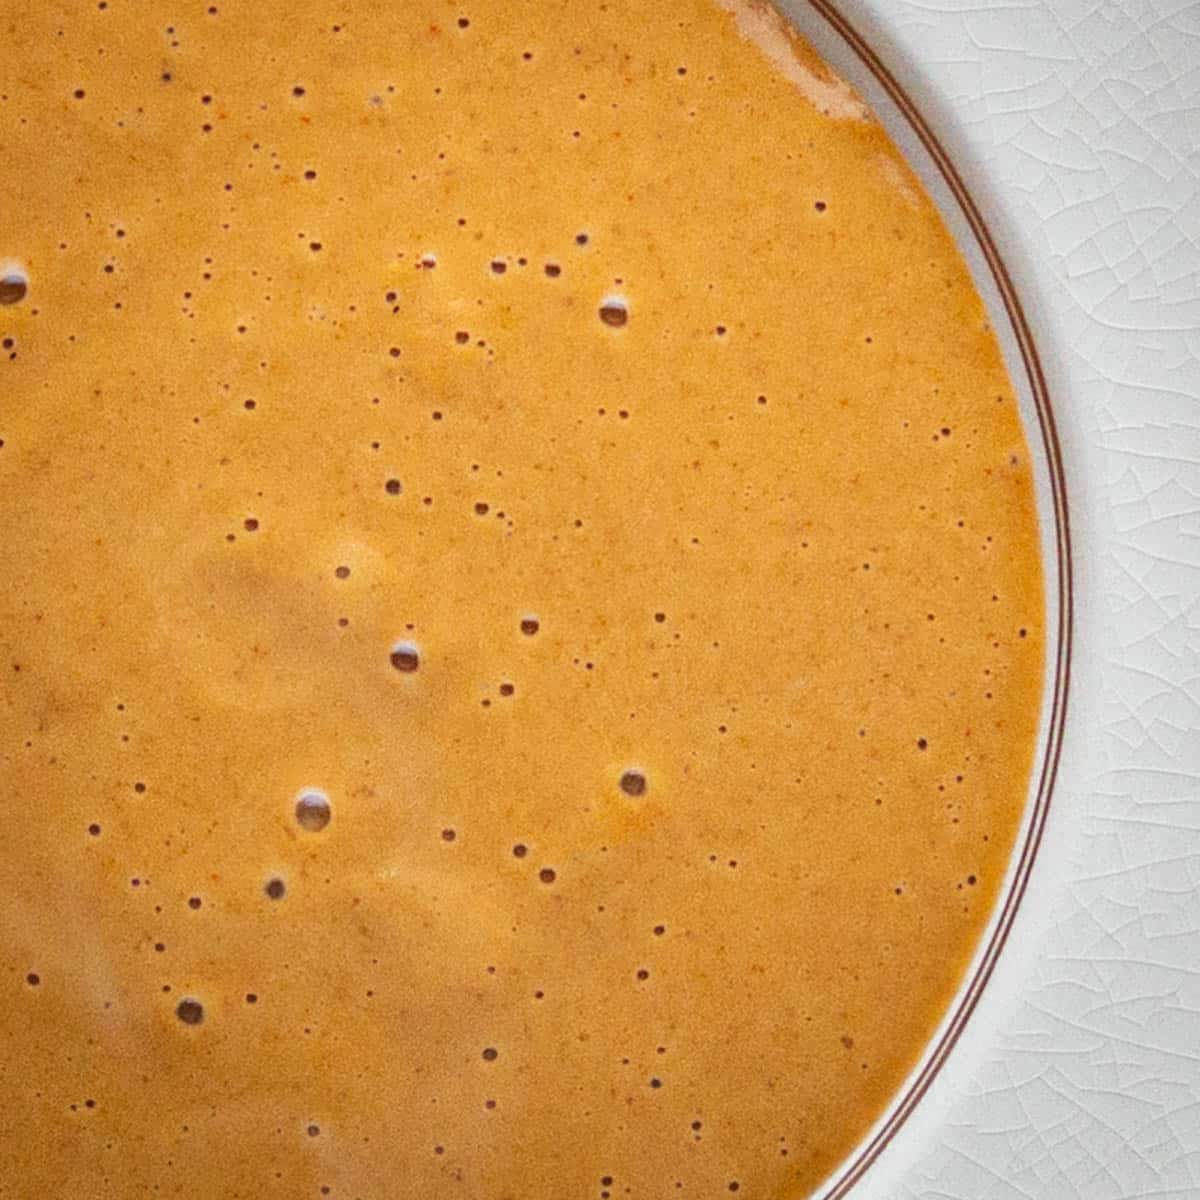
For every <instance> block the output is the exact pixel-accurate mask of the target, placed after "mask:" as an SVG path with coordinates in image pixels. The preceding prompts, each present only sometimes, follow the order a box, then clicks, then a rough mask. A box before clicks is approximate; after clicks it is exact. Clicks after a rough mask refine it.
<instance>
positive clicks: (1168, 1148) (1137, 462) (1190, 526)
mask: <svg viewBox="0 0 1200 1200" xmlns="http://www.w3.org/2000/svg"><path fill="white" fill-rule="evenodd" d="M842 8H843V11H844V12H845V13H846V15H847V16H848V17H849V18H850V19H851V20H852V21H853V22H854V23H855V24H856V25H857V26H858V27H859V29H860V30H861V31H862V32H864V33H865V34H866V35H867V36H868V38H869V40H870V41H871V42H872V44H873V45H874V46H875V48H876V50H877V51H878V52H879V53H880V54H881V56H882V57H884V58H885V59H886V61H887V62H888V65H889V66H890V67H891V68H892V69H893V70H894V71H895V72H896V74H897V75H898V76H899V78H900V80H901V82H902V83H903V84H904V85H905V86H906V88H908V89H909V91H910V93H911V94H912V95H913V96H914V97H915V98H916V100H917V102H918V103H919V104H920V106H921V107H922V109H923V111H924V112H925V115H926V116H927V118H928V119H929V120H930V123H931V124H932V125H933V127H934V128H935V129H936V131H937V133H938V135H939V137H940V138H941V140H942V141H943V143H944V144H945V145H946V146H947V147H948V149H949V150H950V152H951V154H952V156H953V157H954V158H955V160H956V162H957V163H958V165H959V167H960V169H961V170H962V171H963V173H964V175H965V176H966V178H967V182H968V184H969V185H970V186H971V187H972V189H973V191H974V192H975V194H976V196H977V197H978V198H979V199H980V200H981V201H982V206H983V208H984V210H985V214H986V216H987V217H988V219H989V224H990V225H991V228H992V231H993V233H994V234H995V236H996V238H997V241H998V242H999V244H1000V249H1001V251H1002V253H1003V254H1004V256H1005V259H1006V262H1007V264H1008V266H1009V268H1010V270H1011V271H1012V273H1013V275H1014V276H1015V279H1016V283H1017V285H1018V288H1019V289H1020V292H1021V296H1022V299H1023V301H1024V304H1025V306H1026V311H1027V313H1028V315H1029V317H1030V320H1031V323H1032V325H1033V328H1034V333H1035V336H1036V338H1037V341H1038V347H1039V350H1040V353H1041V357H1042V361H1043V364H1044V365H1045V367H1046V370H1047V375H1048V382H1049V386H1050V391H1051V394H1052V398H1053V403H1054V407H1055V412H1056V415H1057V420H1058V427H1059V431H1060V434H1061V436H1062V440H1063V450H1064V456H1065V461H1066V468H1067V475H1068V488H1069V496H1070V500H1071V515H1072V523H1073V537H1074V545H1075V553H1074V569H1075V582H1076V596H1077V603H1076V618H1077V623H1076V642H1075V654H1074V666H1073V677H1072V692H1071V701H1070V711H1069V719H1068V731H1067V739H1066V744H1065V752H1064V757H1063V762H1062V770H1061V773H1060V777H1059V783H1058V787H1057V789H1056V793H1055V798H1054V801H1053V805H1052V808H1051V815H1050V821H1049V825H1048V829H1047V836H1046V839H1045V841H1044V842H1043V845H1042V850H1041V853H1040V856H1039V860H1038V865H1037V867H1036V868H1035V871H1034V877H1033V881H1032V884H1031V887H1030V889H1029V891H1028V893H1027V895H1026V898H1025V901H1024V904H1023V907H1022V910H1021V912H1020V914H1019V916H1018V919H1017V922H1016V926H1015V929H1014V932H1013V935H1012V937H1010V939H1009V941H1008V945H1007V948H1006V950H1005V952H1004V954H1003V956H1002V958H1001V961H1000V967H999V969H998V970H997V972H996V974H995V975H994V976H993V979H992V983H991V985H990V986H989V989H988V991H987V992H986V993H985V996H984V1000H983V1002H982V1004H981V1005H980V1007H979V1008H978V1009H977V1011H976V1013H975V1015H974V1017H973V1018H972V1021H971V1023H970V1024H969V1025H968V1029H967V1033H966V1035H965V1036H964V1038H963V1039H962V1040H961V1041H960V1043H959V1045H958V1047H957V1048H956V1050H955V1052H954V1054H953V1055H952V1056H951V1060H950V1063H949V1065H948V1066H947V1067H946V1069H945V1070H944V1071H943V1072H942V1074H941V1075H940V1076H939V1078H938V1080H937V1081H936V1083H935V1085H934V1087H933V1089H932V1091H931V1092H930V1094H929V1095H928V1097H927V1099H926V1101H925V1102H924V1103H923V1105H922V1106H921V1107H920V1108H919V1109H918V1110H917V1112H916V1114H915V1115H914V1116H913V1117H912V1118H911V1119H910V1120H909V1122H908V1123H907V1125H906V1126H905V1127H904V1128H903V1129H902V1131H901V1132H900V1134H899V1135H898V1137H897V1138H896V1139H895V1141H894V1142H893V1143H892V1144H891V1147H890V1149H889V1150H888V1151H887V1152H886V1153H885V1154H884V1156H883V1157H882V1159H881V1160H880V1161H879V1163H878V1164H877V1165H876V1166H875V1168H874V1169H873V1170H872V1171H871V1172H870V1173H869V1174H868V1176H867V1178H866V1179H865V1180H864V1181H863V1183H862V1184H860V1185H859V1189H858V1190H856V1192H855V1195H858V1194H859V1192H861V1194H862V1196H863V1198H864V1200H951V1198H953V1200H963V1198H969V1200H1133V1198H1137V1200H1152V1198H1163V1200H1165V1198H1167V1197H1171V1198H1172V1200H1196V1198H1197V1197H1200V969H1198V968H1200V782H1198V781H1200V737H1198V736H1197V728H1198V727H1200V686H1198V676H1197V661H1198V660H1200V632H1198V630H1200V600H1198V595H1200V551H1198V547H1200V249H1198V246H1200V190H1198V182H1197V181H1198V179H1200V6H1197V5H1196V4H1195V3H1190V2H1189V0H1117V2H1109V3H1103V4H1100V3H1091V2H1085V0H1033V2H1026V3H1019V4H1015V3H1003V2H1000V3H996V4H991V5H980V4H978V3H974V2H967V0H945V2H939V3H926V2H916V0H887V2H886V3H883V2H882V0H847V3H845V4H844V5H843V6H842Z"/></svg>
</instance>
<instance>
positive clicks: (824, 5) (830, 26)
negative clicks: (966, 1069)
mask: <svg viewBox="0 0 1200 1200" xmlns="http://www.w3.org/2000/svg"><path fill="white" fill-rule="evenodd" d="M839 3H840V0H796V2H795V4H794V5H792V7H795V8H802V9H804V10H806V12H807V14H809V15H812V16H814V17H815V18H816V19H817V21H818V23H819V24H821V25H822V26H823V29H824V31H825V32H827V33H830V34H832V35H833V38H834V40H835V42H837V43H840V44H841V45H842V46H843V47H844V48H845V49H846V50H848V51H849V52H850V55H851V56H852V58H853V59H856V60H857V62H858V64H859V65H860V66H861V68H863V69H865V71H866V72H867V73H868V75H869V77H870V79H871V80H872V81H873V82H874V84H876V85H877V87H878V88H879V89H881V91H882V93H883V95H884V96H886V98H887V99H888V100H889V101H890V102H891V104H892V105H894V107H895V109H896V112H897V114H898V116H899V118H900V119H901V120H902V121H903V123H904V124H905V125H906V126H907V127H908V130H909V131H911V133H912V134H913V135H915V137H916V138H917V140H918V141H919V142H920V145H921V147H922V148H923V150H924V152H925V154H926V155H927V156H928V162H929V165H931V166H932V168H933V170H934V171H935V172H936V177H937V181H938V182H939V183H940V184H942V185H944V188H945V190H946V191H947V192H948V195H949V199H950V201H952V203H953V205H954V206H956V208H957V215H958V216H959V217H960V218H961V220H962V222H965V225H966V226H967V227H968V228H969V231H970V235H971V237H972V238H973V240H974V246H975V248H976V249H977V250H978V252H979V254H980V255H981V256H982V260H983V264H984V266H985V267H986V274H987V277H988V278H987V280H986V282H987V283H989V284H990V286H991V288H992V289H994V292H995V294H996V297H998V300H999V303H1000V305H1001V306H1002V309H1003V312H1004V314H1005V315H1006V317H1007V320H1008V325H1009V330H1008V332H1009V333H1010V334H1011V338H1012V343H1013V345H1014V346H1015V350H1016V355H1015V356H1013V358H1012V359H1009V358H1008V356H1006V361H1008V364H1009V366H1010V375H1015V374H1016V370H1017V369H1018V368H1019V370H1020V371H1021V373H1022V375H1023V377H1024V382H1025V384H1026V385H1027V388H1028V393H1029V396H1030V398H1031V399H1032V408H1033V411H1034V412H1035V413H1036V418H1037V420H1036V426H1037V430H1036V431H1035V429H1034V428H1033V427H1032V426H1033V422H1031V421H1029V420H1023V424H1024V426H1025V432H1026V435H1027V437H1028V439H1029V441H1030V442H1031V444H1032V443H1033V440H1034V438H1035V436H1036V433H1037V432H1040V444H1041V453H1042V456H1043V462H1044V464H1045V467H1046V481H1045V483H1044V484H1042V485H1041V487H1040V489H1039V490H1040V491H1041V492H1042V493H1043V494H1042V495H1039V497H1038V500H1039V520H1040V522H1041V523H1043V524H1044V526H1046V527H1048V528H1043V529H1042V532H1041V538H1042V545H1043V549H1044V553H1043V563H1044V566H1045V568H1046V609H1045V614H1046V626H1047V630H1046V632H1047V634H1048V635H1051V634H1052V635H1053V637H1052V640H1051V639H1049V638H1048V641H1047V647H1048V650H1049V652H1050V654H1052V656H1053V657H1052V659H1051V660H1050V661H1048V662H1047V663H1046V665H1045V673H1046V686H1045V688H1044V691H1043V713H1042V718H1041V731H1040V734H1039V745H1038V750H1039V753H1038V754H1037V755H1036V757H1035V761H1034V763H1033V766H1032V770H1031V777H1030V785H1031V786H1030V799H1029V800H1027V802H1026V812H1025V814H1024V816H1023V820H1022V830H1021V833H1020V834H1019V840H1018V843H1017V844H1016V845H1015V846H1014V848H1013V852H1012V856H1011V860H1010V864H1009V870H1008V874H1007V879H1006V885H1005V887H1004V889H1003V890H1002V892H1001V894H1000V897H999V899H998V901H997V904H996V908H995V911H994V912H993V915H992V918H991V921H990V923H989V926H988V930H987V931H986V932H985V934H984V936H983V938H982V939H981V941H980V944H979V945H978V946H977V948H976V951H975V954H974V956H973V959H972V963H971V966H970V967H969V968H968V970H967V972H966V974H965V975H964V977H963V981H962V983H961V984H960V985H959V988H958V991H957V993H956V995H955V998H954V1000H953V1001H952V1002H951V1004H950V1006H949V1009H948V1011H947V1013H946V1014H945V1016H944V1017H943V1019H942V1021H941V1022H940V1024H939V1026H938V1030H937V1032H936V1033H935V1035H934V1037H933V1038H932V1039H931V1041H930V1042H929V1043H928V1044H927V1045H926V1047H925V1048H924V1050H923V1051H922V1055H921V1058H920V1060H919V1062H918V1063H917V1065H916V1067H915V1068H914V1069H913V1071H912V1072H911V1073H910V1075H909V1077H908V1079H907V1080H906V1081H905V1083H904V1084H903V1085H902V1086H901V1088H900V1089H899V1090H898V1091H897V1092H896V1094H895V1095H894V1096H893V1098H892V1100H891V1101H890V1103H889V1104H888V1107H887V1109H886V1110H885V1112H884V1113H883V1115H882V1116H881V1117H880V1118H879V1119H878V1120H877V1121H876V1122H875V1123H874V1124H873V1125H872V1127H871V1129H870V1130H869V1131H868V1132H867V1133H866V1135H865V1136H864V1138H863V1140H862V1141H861V1142H860V1143H859V1145H858V1146H857V1147H856V1148H855V1149H854V1150H853V1151H852V1152H851V1153H850V1154H849V1156H848V1157H847V1158H846V1159H845V1160H844V1161H843V1162H842V1164H841V1165H839V1166H838V1167H837V1168H835V1170H834V1172H833V1173H832V1174H831V1175H830V1176H829V1177H828V1178H827V1179H826V1181H825V1182H824V1183H823V1184H822V1185H821V1186H820V1187H819V1188H818V1189H817V1191H816V1192H815V1193H814V1195H815V1196H816V1197H819V1198H820V1200H844V1198H845V1197H847V1196H848V1195H849V1194H850V1192H851V1190H852V1189H853V1188H854V1187H855V1186H856V1185H857V1184H858V1183H860V1182H861V1181H862V1180H863V1177H864V1176H865V1175H866V1174H867V1172H868V1171H869V1170H870V1168H871V1167H872V1166H873V1165H874V1164H875V1163H876V1161H877V1160H878V1159H879V1157H880V1155H881V1154H882V1153H883V1152H884V1151H885V1150H886V1149H887V1148H888V1146H889V1145H890V1144H891V1142H892V1141H893V1139H894V1138H895V1137H896V1135H897V1134H898V1133H899V1131H900V1129H901V1127H902V1126H903V1125H904V1123H905V1121H906V1120H907V1119H908V1117H909V1116H910V1115H911V1114H912V1112H913V1110H914V1109H915V1108H916V1107H917V1105H918V1104H920V1102H921V1101H922V1099H924V1097H925V1095H926V1094H927V1093H928V1091H929V1089H930V1087H931V1085H932V1084H933V1082H934V1080H935V1078H936V1077H937V1076H938V1074H939V1073H940V1072H941V1070H942V1068H943V1067H944V1066H945V1064H946V1061H947V1059H948V1058H949V1056H950V1053H951V1051H952V1050H953V1049H954V1047H955V1045H956V1044H957V1042H958V1040H959V1038H960V1037H961V1036H962V1033H963V1030H964V1029H965V1027H966V1025H967V1022H968V1021H969V1020H970V1018H971V1015H972V1014H973V1013H974V1011H975V1009H976V1007H977V1005H978V1004H979V1001H980V998H981V996H982V994H983V991H984V989H985V987H986V986H987V984H988V981H989V980H990V979H991V977H992V974H993V972H994V970H995V968H996V964H997V962H998V960H999V958H1000V955H1001V953H1002V951H1003V950H1004V947H1005V944H1006V943H1007V941H1008V937H1009V934H1010V932H1011V930H1012V926H1013V922H1014V921H1015V919H1016V916H1017V911H1018V909H1019V908H1020V906H1021V901H1022V899H1023V898H1024V895H1025V891H1026V888H1027V886H1028V883H1029V878H1030V875H1031V873H1032V871H1033V867H1034V862H1035V860H1036V858H1037V854H1038V849H1039V847H1040V845H1041V842H1042V836H1043V833H1044V830H1045V826H1046V820H1047V817H1048V815H1049V811H1050V802H1051V797H1052V794H1053V791H1054V785H1055V781H1056V779H1057V776H1058V768H1059V761H1060V758H1061V754H1062V744H1063V732H1064V727H1065V723H1066V715H1067V699H1068V692H1069V690H1070V679H1071V656H1072V632H1073V624H1074V595H1073V585H1072V549H1071V548H1072V542H1071V526H1070V514H1069V509H1068V502H1067V484H1066V475H1065V472H1064V469H1063V459H1062V449H1061V445H1060V442H1059V434H1058V426H1057V422H1056V420H1055V415H1054V408H1053V405H1052V403H1051V398H1050V390H1049V387H1048V386H1047V382H1046V374H1045V371H1044V369H1043V366H1042V361H1041V358H1040V356H1039V354H1038V350H1037V345H1036V342H1035V339H1034V336H1033V330H1032V325H1031V322H1030V320H1029V317H1028V315H1027V311H1026V308H1025V306H1024V305H1023V304H1022V302H1021V298H1020V295H1019V294H1018V291H1017V288H1016V286H1015V284H1014V282H1013V277H1012V274H1011V273H1010V271H1009V268H1008V266H1007V265H1006V263H1005V260H1004V258H1003V256H1002V255H1001V252H1000V249H999V246H998V243H997V239H996V237H995V236H994V234H993V231H992V228H991V227H990V226H989V224H988V220H987V218H986V217H985V215H984V213H983V211H982V209H981V208H980V206H979V204H978V203H977V202H976V200H975V198H974V196H973V195H972V192H971V190H970V188H969V187H968V186H967V183H966V180H965V179H964V176H963V174H962V173H961V172H960V170H959V168H958V166H957V165H956V164H955V161H954V159H953V157H952V156H951V154H950V152H949V151H948V150H947V148H946V145H945V143H944V142H943V141H942V139H941V138H939V136H938V134H937V133H936V132H935V131H934V128H933V125H932V124H931V123H930V121H929V120H928V119H927V118H926V116H925V115H924V113H923V112H922V110H921V108H920V107H919V106H918V104H917V102H916V101H915V100H914V99H913V97H912V95H911V94H910V92H909V91H908V90H907V89H906V88H905V87H904V85H903V84H901V82H900V81H899V79H898V78H897V77H896V75H895V74H894V73H893V71H892V69H890V68H889V66H888V65H887V63H886V62H885V61H884V58H883V57H881V55H880V54H879V53H878V52H877V51H876V50H875V49H874V47H873V46H872V45H871V43H870V41H868V39H867V37H865V36H864V35H863V33H862V32H860V30H859V29H858V28H857V27H856V26H855V25H854V24H852V23H851V21H850V20H849V19H847V17H846V16H845V15H844V13H843V12H842V11H841V8H840V7H839ZM783 16H784V19H785V20H787V21H789V23H794V22H792V18H791V17H790V16H789V15H788V13H786V12H784V13H783ZM799 32H800V33H801V34H802V35H804V34H805V33H806V32H807V31H806V30H804V29H803V28H801V29H800V30H799ZM884 124H885V128H886V127H887V124H886V122H885V123H884ZM889 132H892V130H890V129H889ZM910 165H914V166H915V164H912V163H910ZM923 182H924V183H926V184H928V183H929V182H930V181H929V180H924V179H923ZM935 199H936V198H935ZM939 208H940V209H941V210H942V212H943V216H949V214H948V213H947V212H946V206H945V204H944V203H943V204H939ZM960 249H964V251H965V249H966V248H965V247H963V246H961V245H960ZM976 282H977V284H978V283H979V282H981V281H980V280H979V279H977V280H976ZM991 307H992V306H991V305H989V310H990V309H991ZM997 333H998V335H999V334H1000V333H1001V331H1000V330H997ZM1002 340H1003V338H1002ZM1014 382H1015V379H1014ZM1043 500H1045V501H1048V503H1047V504H1046V508H1045V511H1044V513H1043V512H1042V503H1041V502H1042V501H1043ZM1047 535H1048V536H1047Z"/></svg>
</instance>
